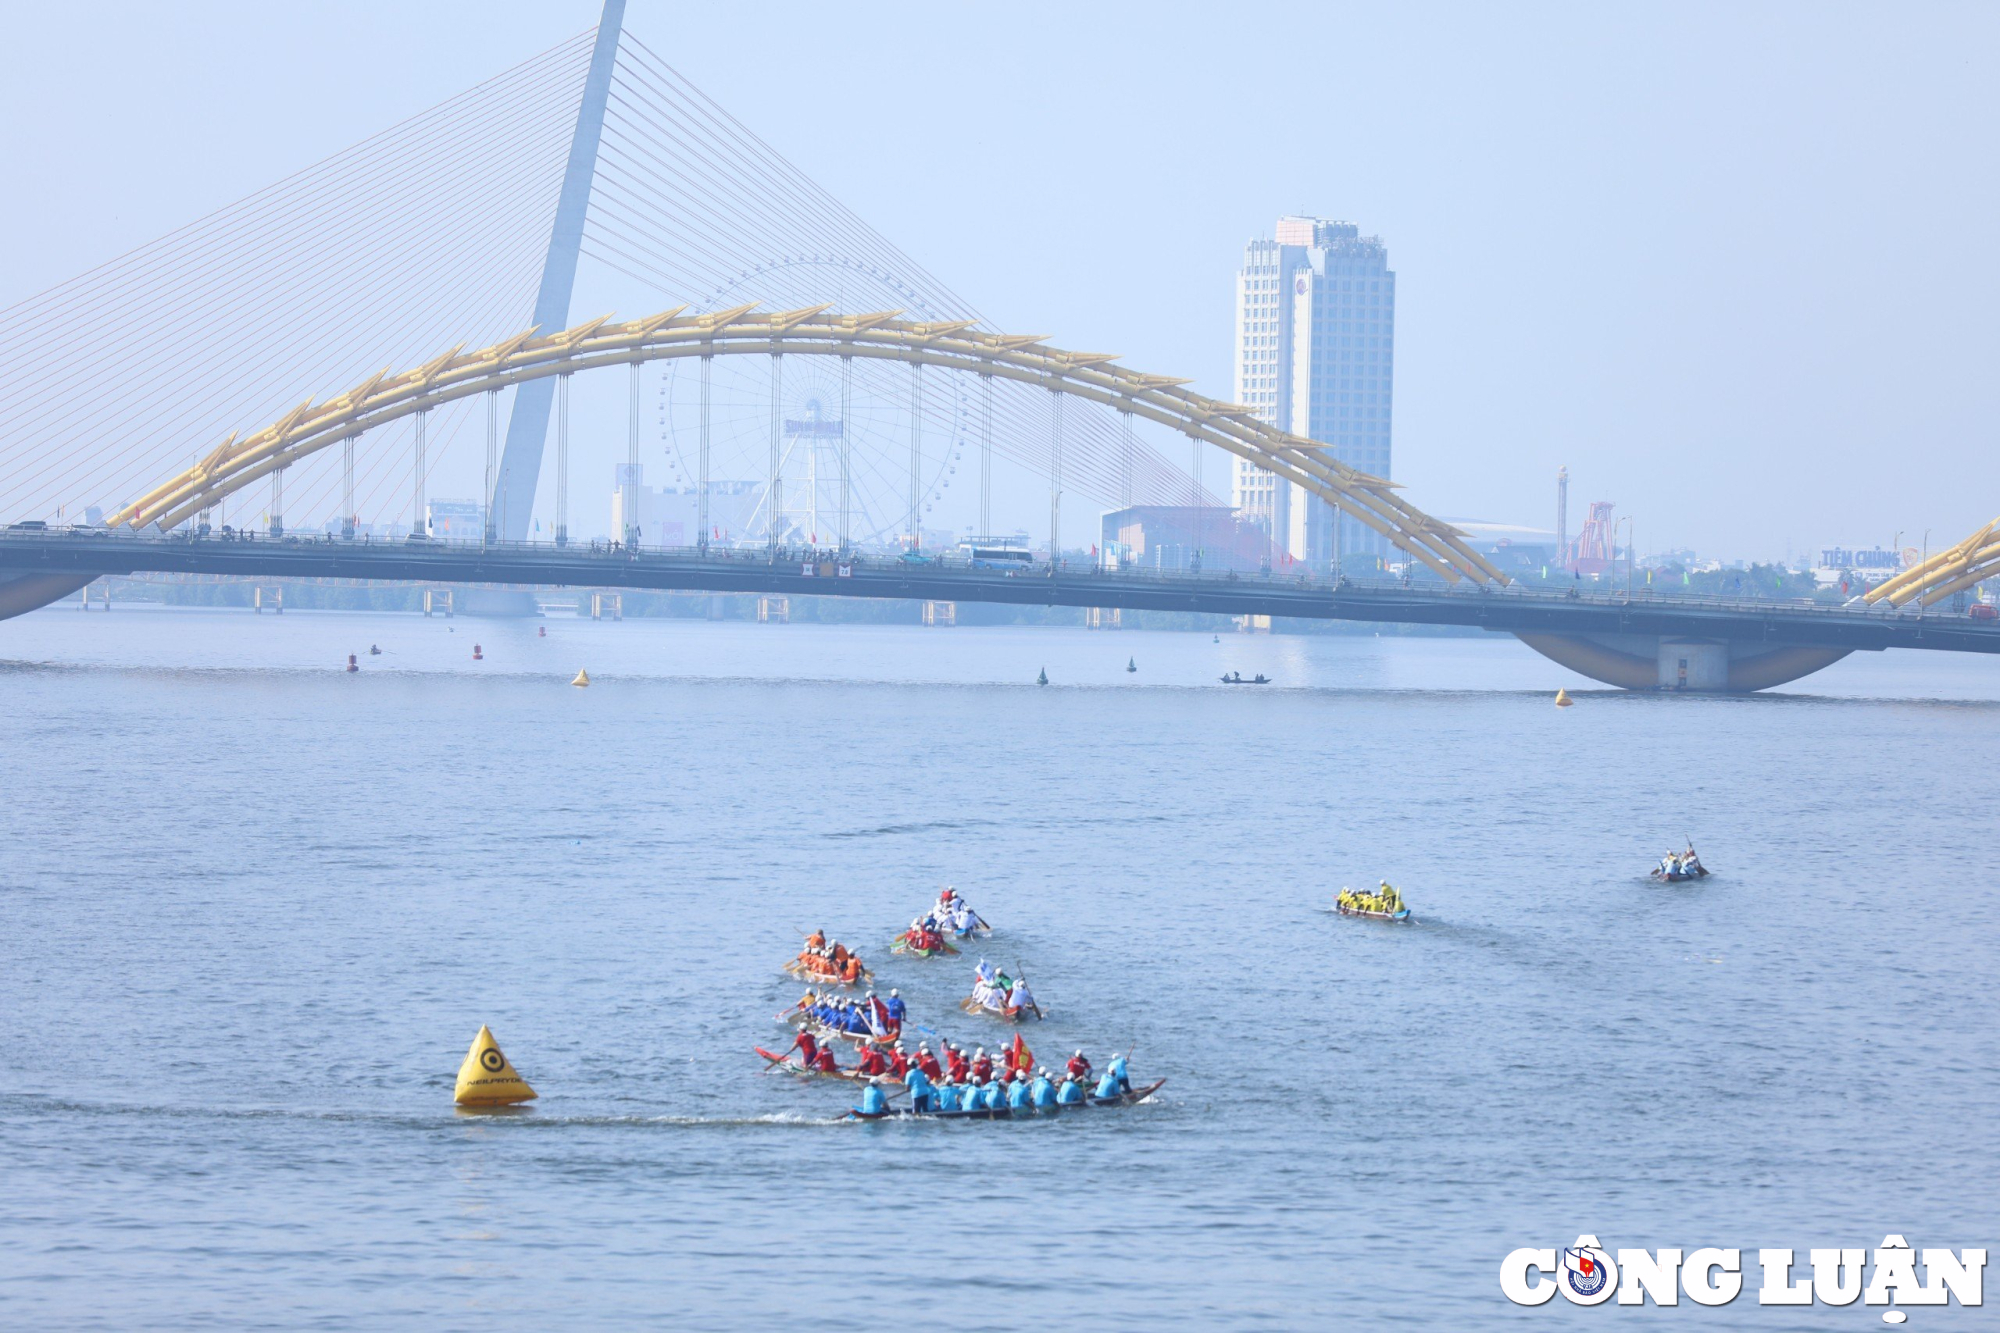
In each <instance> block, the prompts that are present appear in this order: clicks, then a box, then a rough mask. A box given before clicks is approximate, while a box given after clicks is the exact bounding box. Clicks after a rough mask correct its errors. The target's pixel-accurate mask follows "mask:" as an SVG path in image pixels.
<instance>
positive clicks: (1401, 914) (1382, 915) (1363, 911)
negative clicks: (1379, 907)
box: [1333, 903, 1416, 925]
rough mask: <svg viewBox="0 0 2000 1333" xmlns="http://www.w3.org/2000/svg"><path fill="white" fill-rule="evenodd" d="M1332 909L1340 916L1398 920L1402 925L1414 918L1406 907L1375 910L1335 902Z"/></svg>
mask: <svg viewBox="0 0 2000 1333" xmlns="http://www.w3.org/2000/svg"><path fill="white" fill-rule="evenodd" d="M1333 910H1334V911H1336V912H1338V913H1340V914H1341V915H1342V916H1360V917H1366V918H1368V919H1369V920H1370V921H1400V922H1402V923H1403V924H1404V925H1409V924H1410V923H1411V922H1413V921H1415V920H1416V918H1415V917H1413V916H1411V915H1410V909H1409V908H1407V907H1403V908H1398V909H1397V910H1396V911H1393V912H1376V911H1371V910H1370V909H1368V908H1366V907H1349V906H1347V905H1346V904H1345V903H1335V904H1334V905H1333Z"/></svg>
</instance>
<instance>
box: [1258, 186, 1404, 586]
mask: <svg viewBox="0 0 2000 1333" xmlns="http://www.w3.org/2000/svg"><path fill="white" fill-rule="evenodd" d="M1395 348H1396V275H1395V274H1394V273H1392V272H1390V270H1389V255H1388V251H1387V250H1385V249H1384V248H1383V246H1382V242H1381V239H1380V238H1378V237H1374V236H1363V235H1361V233H1360V229H1359V228H1358V227H1356V226H1354V225H1353V224H1352V223H1347V222H1333V221H1329V220H1327V219H1325V218H1307V217H1285V218H1279V219H1278V226H1277V230H1276V234H1275V236H1274V237H1273V239H1271V240H1268V241H1266V240H1257V241H1252V242H1250V244H1249V246H1248V247H1247V248H1246V249H1245V250H1244V254H1243V268H1242V270H1241V272H1239V273H1238V274H1237V279H1236V401H1237V402H1239V403H1241V404H1243V405H1244V406H1245V407H1248V408H1250V409H1251V410H1252V411H1254V412H1256V414H1257V415H1258V416H1259V417H1260V418H1262V419H1263V420H1264V421H1266V422H1268V423H1270V424H1271V425H1274V426H1278V427H1281V428H1283V429H1286V430H1289V431H1291V432H1293V433H1294V434H1297V435H1304V436H1307V437H1309V438H1311V439H1315V440H1319V441H1321V442H1323V443H1325V444H1328V445H1330V446H1332V448H1331V450H1330V452H1331V453H1332V454H1333V455H1334V456H1335V457H1336V458H1338V459H1340V461H1341V462H1343V463H1347V464H1348V465H1350V466H1352V467H1357V468H1360V469H1361V470H1362V471H1363V472H1372V473H1374V474H1375V475H1376V476H1378V477H1387V476H1389V475H1390V473H1389V469H1390V462H1391V459H1390V445H1389V441H1390V424H1391V420H1392V418H1391V400H1392V396H1393V393H1394V377H1395ZM1234 491H1235V494H1234V497H1233V498H1234V502H1235V505H1236V510H1237V514H1238V516H1239V517H1240V518H1242V519H1244V520H1246V521H1249V522H1254V523H1256V524H1258V525H1259V526H1261V527H1263V528H1264V529H1265V531H1266V532H1267V533H1268V534H1269V535H1270V540H1271V548H1272V555H1273V563H1276V562H1277V559H1278V558H1279V557H1281V556H1284V555H1289V556H1291V557H1292V558H1293V559H1294V560H1302V561H1305V562H1307V563H1308V564H1311V565H1314V566H1317V567H1322V568H1324V567H1326V566H1328V565H1331V564H1332V562H1333V558H1334V555H1335V554H1336V552H1338V553H1341V554H1346V555H1357V554H1359V555H1381V554H1386V552H1387V549H1388V548H1387V544H1386V543H1385V542H1384V541H1383V540H1382V538H1381V537H1380V536H1378V535H1377V534H1376V533H1375V532H1374V531H1373V530H1372V529H1370V528H1369V527H1367V526H1366V525H1365V524H1362V523H1358V522H1356V521H1355V520H1354V519H1352V518H1349V517H1346V516H1344V515H1343V516H1341V517H1340V519H1339V522H1338V530H1337V531H1336V523H1335V515H1334V511H1333V507H1332V506H1331V505H1329V504H1327V503H1326V502H1325V501H1324V500H1321V499H1319V498H1318V497H1317V496H1314V495H1312V494H1310V493H1309V492H1307V491H1306V490H1305V489H1304V488H1302V487H1299V486H1296V485H1294V484H1292V483H1291V482H1288V481H1283V480H1281V479H1279V478H1277V477H1274V476H1272V475H1271V474H1270V473H1268V472H1265V471H1263V470H1262V469H1260V468H1257V467H1255V466H1254V465H1252V464H1250V463H1246V462H1244V461H1242V460H1240V459H1239V460H1238V461H1237V464H1236V475H1235V487H1234Z"/></svg>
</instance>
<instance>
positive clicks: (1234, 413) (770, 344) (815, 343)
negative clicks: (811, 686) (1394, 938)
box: [109, 305, 1508, 586]
mask: <svg viewBox="0 0 2000 1333" xmlns="http://www.w3.org/2000/svg"><path fill="white" fill-rule="evenodd" d="M685 309H686V307H684V306H683V307H677V308H675V309H673V310H667V311H663V312H661V313H659V314H655V315H648V316H645V317H643V318H640V319H633V320H627V321H624V322H615V321H614V320H612V318H611V317H610V316H608V315H607V316H604V317H601V318H598V319H594V320H590V321H588V322H587V323H583V324H579V325H576V326H575V327H573V328H569V329H564V330H562V331H561V332H558V333H552V334H546V335H544V334H541V333H540V331H539V330H538V329H528V330H526V331H524V332H522V333H519V334H517V335H515V336H514V337H512V338H508V339H506V340H504V341H501V342H497V343H494V344H493V345H491V346H489V347H482V348H480V349H478V350H476V351H471V352H467V351H465V350H464V349H463V348H462V347H454V348H452V349H451V350H450V351H448V352H445V353H444V354H442V355H440V356H438V357H437V358H435V359H434V360H431V361H428V362H426V363H425V364H423V365H420V366H415V367H412V368H410V369H407V370H403V371H401V372H393V371H391V370H387V369H385V370H383V371H381V372H378V373H377V374H375V375H372V376H370V377H369V378H368V379H366V380H363V381H362V382H361V383H359V384H356V385H355V386H354V387H353V388H351V389H349V390H347V391H346V392H345V393H342V394H340V395H338V396H336V397H333V398H330V399H327V400H325V401H323V402H313V401H310V400H309V401H307V402H303V403H300V404H299V405H298V406H297V407H295V408H293V409H292V410H291V411H290V412H288V413H286V414H285V416H284V417H283V418H281V419H280V420H278V421H276V422H273V423H272V424H271V425H269V426H267V427H265V428H264V429H262V430H260V431H257V432H255V433H254V434H251V435H247V436H240V437H239V436H237V435H231V436H230V437H229V438H228V439H225V440H224V441H223V442H222V443H221V444H219V445H217V446H216V447H215V449H214V450H212V451H211V452H210V453H209V454H208V456H207V457H205V458H203V459H202V460H201V461H200V462H199V463H197V464H196V465H195V466H194V467H192V468H189V469H188V470H187V471H185V472H183V473H181V474H179V475H178V476H176V477H173V478H172V479H170V480H168V481H166V482H164V483H162V484H161V485H159V486H157V487H155V488H154V489H153V490H151V491H149V492H147V493H146V494H145V495H144V496H141V497H140V498H139V499H137V500H135V501H133V502H132V503H130V504H128V505H125V506H124V507H123V508H121V509H119V510H117V511H116V512H115V513H113V514H112V515H111V516H110V518H109V522H110V524H111V525H112V526H113V527H117V526H120V525H125V526H130V527H132V528H135V529H136V528H148V527H153V526H157V527H158V528H159V529H161V530H162V531H166V530H169V529H172V528H174V527H176V526H178V525H180V524H181V523H184V522H186V521H187V520H188V519H190V518H192V517H193V516H194V515H196V514H198V513H200V512H201V511H202V510H204V509H207V508H210V507H212V506H213V505H214V504H215V503H216V502H217V501H219V500H221V499H223V498H225V497H227V496H228V495H230V494H232V493H233V492H235V491H238V490H240V489H242V488H243V487H245V486H247V485H249V484H250V483H252V482H254V481H256V480H258V479H259V478H261V477H266V476H269V475H270V474H272V473H274V472H277V471H279V470H281V469H284V468H287V467H290V466H292V465H293V464H295V463H298V462H300V461H301V460H303V459H305V458H307V457H309V456H310V455H312V454H314V453H317V452H318V451H320V450H322V449H325V448H327V447H329V446H331V445H334V444H338V443H340V442H341V441H343V440H348V439H351V438H353V437H355V436H358V435H361V434H363V433H364V432H366V431H369V430H371V429H375V428H377V427H380V426H385V425H387V424H389V423H391V422H393V421H396V420H399V419H401V418H403V417H407V416H411V415H413V414H416V413H421V412H427V411H430V410H432V409H434V408H437V407H440V406H442V405H444V404H447V403H451V402H455V401H457V400H460V399H463V398H468V397H472V396H474V395H477V394H481V393H487V392H493V391H497V390H500V389H504V388H507V387H509V386H511V385H516V384H525V383H530V382H533V381H538V380H546V379H549V378H551V377H555V376H563V375H571V374H575V373H577V372H579V371H585V370H595V369H601V368H604V367H608V366H619V365H638V364H642V363H645V362H650V361H664V360H673V359H678V358H688V357H709V356H744V355H757V356H822V357H853V358H861V359H869V360H885V361H900V362H906V363H909V364H912V365H923V366H938V367H942V368H945V369H950V370H958V371H965V372H968V373H972V374H977V375H985V376H991V377H993V378H996V379H1005V380H1012V381H1015V382H1018V383H1022V384H1028V385H1035V386H1040V387H1043V388H1046V389H1048V390H1049V391H1051V392H1053V393H1056V394H1060V395H1065V396H1068V397H1072V398H1076V399H1080V400H1082V401H1085V402H1089V403H1094V404H1098V405H1101V406H1105V407H1111V408H1115V409H1116V410H1118V411H1120V412H1129V413H1131V414H1132V415H1133V416H1135V417H1140V418H1143V419H1145V420H1148V421H1153V422H1156V423H1158V424H1160V425H1163V426H1168V427H1171V428H1172V429H1174V430H1176V431H1179V432H1181V433H1183V434H1186V435H1189V436H1191V437H1193V438H1195V439H1197V440H1200V441H1203V442H1206V443H1208V444H1213V445H1216V446H1218V447H1220V448H1222V449H1224V450H1227V451H1228V452H1229V453H1231V454H1234V455H1235V456H1236V457H1238V458H1242V459H1246V460H1248V461H1249V462H1251V463H1254V464H1255V465H1257V466H1258V467H1261V468H1265V469H1267V470H1269V471H1271V472H1272V473H1275V474H1276V475H1278V476H1280V477H1283V478H1285V479H1286V480H1288V481H1291V482H1295V483H1297V484H1298V485H1299V486H1301V487H1303V488H1304V489H1305V490H1307V491H1309V492H1310V493H1312V494H1314V495H1317V496H1319V497H1321V498H1322V499H1324V500H1326V501H1328V502H1329V503H1330V504H1333V505H1335V506H1337V507H1338V508H1339V509H1340V510H1341V512H1343V513H1345V514H1348V515H1350V516H1352V517H1353V518H1355V519H1356V520H1358V521H1360V522H1362V523H1364V524H1366V525H1367V526H1368V527H1370V528H1372V529H1373V530H1374V531H1376V532H1377V533H1380V534H1381V535H1382V536H1383V537H1384V538H1385V539H1387V540H1388V541H1389V542H1391V543H1392V544H1394V545H1395V546H1396V547H1398V548H1399V549H1400V550H1402V551H1404V552H1405V553H1407V554H1408V555H1410V556H1412V557H1413V558H1415V559H1417V560H1419V561H1421V562H1422V563H1423V564H1424V565H1425V566H1426V567H1428V568H1429V569H1430V570H1431V571H1432V572H1433V573H1435V574H1437V575H1438V576H1439V577H1440V578H1442V579H1444V580H1445V581H1446V582H1447V583H1459V582H1461V581H1469V582H1471V583H1473V584H1476V585H1492V586H1504V585H1505V584H1506V583H1507V581H1508V580H1507V577H1506V575H1504V574H1502V573H1501V572H1500V571H1499V570H1498V569H1496V568H1494V567H1493V565H1491V564H1490V563H1488V562H1487V561H1486V560H1484V559H1482V558H1481V557H1480V556H1479V555H1478V553H1477V552H1475V551H1473V550H1472V548H1471V547H1470V546H1469V545H1467V543H1466V541H1465V535H1464V534H1463V533H1462V532H1460V531H1459V530H1458V529H1457V528H1455V527H1453V526H1452V525H1451V524H1449V523H1445V522H1443V521H1441V520H1439V519H1436V518H1433V517H1431V516H1430V515H1428V514H1426V513H1424V512H1423V511H1422V510H1419V509H1418V508H1416V507H1415V506H1414V505H1412V504H1410V503H1409V502H1408V501H1406V500H1404V499H1403V498H1402V497H1401V496H1399V495H1398V494H1397V493H1396V492H1397V490H1398V489H1399V488H1398V487H1397V485H1396V484H1395V483H1394V482H1391V481H1388V480H1385V479H1384V478H1381V477H1375V476H1370V475H1369V474H1367V473H1365V472H1360V471H1357V470H1356V469H1354V468H1352V467H1349V466H1347V465H1346V464H1344V463H1342V462H1340V461H1339V460H1338V459H1336V458H1333V457H1331V456H1330V455H1329V454H1328V453H1327V448H1326V446H1325V445H1322V444H1320V443H1319V442H1317V441H1314V440H1310V439H1306V438H1304V437H1303V436H1298V435H1293V434H1291V433H1289V432H1286V431H1281V430H1278V429H1276V428H1275V427H1272V426H1269V425H1266V424H1265V423H1264V422H1262V421H1260V420H1259V419H1258V418H1257V417H1256V416H1255V415H1254V414H1253V413H1252V412H1251V410H1250V409H1249V408H1246V407H1241V406H1238V405H1236V404H1233V403H1223V402H1218V401H1216V400H1215V399H1212V398H1206V397H1203V396H1202V395H1200V394H1197V393H1192V392H1190V391H1189V390H1188V389H1187V388H1186V387H1185V386H1186V385H1187V384H1188V381H1187V380H1183V379H1176V378H1174V377H1171V376H1166V375H1148V374H1143V373H1141V372H1138V371H1134V370H1130V369H1127V368H1125V367H1122V366H1119V365H1116V364H1115V362H1116V361H1117V357H1116V356H1114V355H1111V354H1108V353H1099V352H1073V351H1065V350H1063V349H1061V348H1057V347H1051V346H1049V345H1048V343H1047V341H1046V339H1044V338H1041V337H1038V336H1034V335H1021V334H999V333H986V332H982V331H979V330H976V329H974V328H973V327H972V322H971V321H947V322H935V321H926V322H914V321H909V320H903V319H899V318H897V316H898V315H899V314H900V313H901V312H899V311H881V312H877V313H872V314H860V315H842V314H837V313H833V312H832V310H831V307H830V306H824V305H821V306H810V307H807V308H805V309H801V310H788V311H779V312H769V311H759V310H757V309H756V308H755V307H753V306H739V307H737V308H735V309H733V310H724V311H717V312H715V313H713V314H705V315H686V314H684V313H683V312H684V311H685Z"/></svg>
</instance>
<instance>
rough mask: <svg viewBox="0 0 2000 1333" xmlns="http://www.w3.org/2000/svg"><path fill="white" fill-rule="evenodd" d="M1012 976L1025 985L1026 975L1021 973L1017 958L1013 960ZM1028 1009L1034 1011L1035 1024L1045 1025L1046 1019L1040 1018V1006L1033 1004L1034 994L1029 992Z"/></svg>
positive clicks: (1019, 961) (1019, 962)
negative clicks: (1018, 978)
mask: <svg viewBox="0 0 2000 1333" xmlns="http://www.w3.org/2000/svg"><path fill="white" fill-rule="evenodd" d="M1014 974H1015V975H1016V976H1018V977H1020V979H1021V981H1022V984H1024V985H1025V984H1026V983H1027V980H1028V974H1027V973H1026V972H1023V971H1022V970H1021V960H1020V959H1018V958H1016V959H1015V960H1014ZM1028 1007H1029V1008H1030V1009H1032V1010H1034V1011H1035V1021H1036V1022H1038V1023H1045V1022H1047V1021H1048V1020H1047V1019H1045V1018H1043V1017H1042V1006H1040V1005H1039V1004H1036V1003H1035V997H1034V994H1033V993H1032V992H1030V993H1029V995H1028Z"/></svg>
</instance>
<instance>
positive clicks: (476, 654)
mask: <svg viewBox="0 0 2000 1333" xmlns="http://www.w3.org/2000/svg"><path fill="white" fill-rule="evenodd" d="M472 660H473V661H475V662H484V661H485V660H486V654H484V653H482V652H480V651H479V645H478V644H476V643H475V644H473V645H472Z"/></svg>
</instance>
